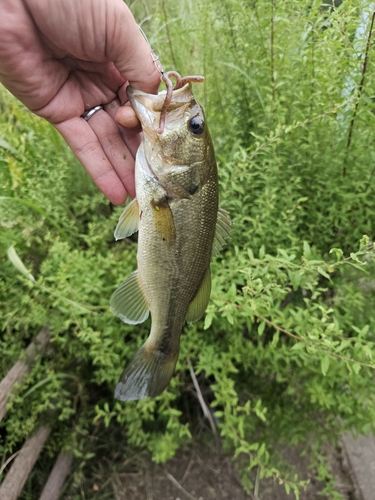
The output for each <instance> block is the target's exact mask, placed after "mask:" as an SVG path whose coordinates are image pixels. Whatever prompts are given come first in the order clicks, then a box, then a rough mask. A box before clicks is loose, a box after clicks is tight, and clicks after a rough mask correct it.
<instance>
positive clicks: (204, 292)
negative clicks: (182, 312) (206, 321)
mask: <svg viewBox="0 0 375 500" xmlns="http://www.w3.org/2000/svg"><path fill="white" fill-rule="evenodd" d="M210 294H211V272H210V268H209V267H208V269H207V271H206V274H205V275H204V278H203V281H202V283H201V286H200V287H199V290H198V293H197V295H196V296H195V297H194V299H193V300H192V301H191V302H190V305H189V309H188V312H187V314H186V321H187V322H188V323H194V321H198V319H200V318H201V317H202V316H203V314H204V312H205V310H206V309H207V305H208V302H209V300H210Z"/></svg>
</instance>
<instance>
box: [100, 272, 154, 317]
mask: <svg viewBox="0 0 375 500" xmlns="http://www.w3.org/2000/svg"><path fill="white" fill-rule="evenodd" d="M110 305H111V309H112V311H113V313H114V314H115V315H116V316H118V317H119V318H121V319H122V321H123V322H124V323H129V324H130V325H136V324H138V323H143V321H145V320H146V319H147V318H148V315H149V307H148V304H147V301H146V298H145V296H144V294H143V291H142V288H141V283H140V281H139V276H138V271H134V272H133V273H132V274H131V275H130V276H129V278H128V279H127V280H125V281H124V282H122V283H121V285H120V286H119V287H118V288H117V290H116V291H115V292H114V293H113V294H112V297H111V300H110Z"/></svg>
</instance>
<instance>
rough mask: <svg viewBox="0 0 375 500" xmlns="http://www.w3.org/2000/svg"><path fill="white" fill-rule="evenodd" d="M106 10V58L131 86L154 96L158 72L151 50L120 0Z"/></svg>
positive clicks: (158, 82) (156, 89)
mask: <svg viewBox="0 0 375 500" xmlns="http://www.w3.org/2000/svg"><path fill="white" fill-rule="evenodd" d="M110 6H111V7H112V6H113V7H114V8H108V9H107V40H106V41H107V47H106V52H107V57H108V59H109V60H111V61H113V62H114V63H115V66H116V68H117V69H118V71H119V72H120V73H121V76H122V77H123V78H124V79H125V80H127V81H128V82H129V83H130V85H131V86H132V87H135V88H137V89H139V90H142V91H143V92H148V93H150V94H156V93H157V91H158V88H159V84H160V73H159V72H158V70H157V69H156V66H155V64H154V62H153V59H152V57H151V51H152V49H151V47H150V45H149V44H148V43H147V41H146V40H145V38H144V37H143V35H142V33H141V31H140V30H139V28H138V25H137V23H136V22H135V19H134V17H133V14H132V13H131V12H130V10H129V8H128V7H127V6H126V4H125V3H124V2H123V1H122V0H117V1H114V2H112V3H111V4H110Z"/></svg>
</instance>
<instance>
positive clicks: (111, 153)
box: [88, 102, 135, 198]
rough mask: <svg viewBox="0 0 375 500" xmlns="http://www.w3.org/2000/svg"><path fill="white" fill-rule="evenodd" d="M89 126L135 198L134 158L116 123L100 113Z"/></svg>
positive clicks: (127, 189) (107, 115) (103, 112)
mask: <svg viewBox="0 0 375 500" xmlns="http://www.w3.org/2000/svg"><path fill="white" fill-rule="evenodd" d="M112 104H113V108H111V104H109V105H108V107H109V108H110V109H114V107H115V106H116V104H115V103H114V102H113V103H112ZM88 124H89V125H90V127H91V128H92V130H93V131H94V132H95V135H96V137H97V138H98V139H99V142H100V144H101V146H102V148H103V151H104V153H105V154H106V156H107V158H108V160H109V161H110V163H111V165H112V167H113V168H114V170H115V171H116V173H117V175H118V177H119V178H120V179H121V182H122V184H123V185H124V186H125V189H126V191H127V192H128V193H129V194H130V196H131V197H132V198H134V197H135V186H134V184H135V183H134V156H133V155H132V153H131V152H130V150H129V148H128V147H127V145H126V144H125V143H124V141H123V139H122V137H121V133H120V130H119V127H118V126H117V124H116V122H115V121H114V120H113V119H112V118H111V116H110V115H109V114H108V113H106V112H105V111H99V112H97V113H95V114H94V115H93V116H92V118H90V119H89V121H88Z"/></svg>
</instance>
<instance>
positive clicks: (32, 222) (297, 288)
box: [0, 0, 375, 498]
mask: <svg viewBox="0 0 375 500" xmlns="http://www.w3.org/2000/svg"><path fill="white" fill-rule="evenodd" d="M363 4H364V2H358V1H357V2H355V1H352V2H343V3H342V4H341V6H340V7H339V8H334V9H332V8H326V7H324V6H322V4H321V2H320V1H317V0H315V1H303V2H301V1H300V0H298V1H297V0H284V1H283V2H276V1H275V0H272V1H266V0H258V1H252V2H247V3H244V2H240V1H239V0H232V1H230V2H229V1H227V0H226V1H224V2H223V1H219V0H212V1H211V2H210V3H209V4H207V2H203V1H202V0H196V1H195V2H189V1H188V0H184V1H183V2H172V1H169V0H163V1H162V2H161V4H160V5H154V3H152V2H147V1H146V2H143V3H142V4H138V3H134V4H130V6H131V8H132V10H133V11H134V12H135V14H136V15H137V16H138V19H140V20H141V21H143V24H142V26H143V29H144V30H145V31H146V33H147V34H148V35H149V38H150V42H151V44H152V46H153V48H154V50H155V52H156V53H158V54H159V55H160V56H161V59H162V61H163V64H164V67H165V69H177V70H178V71H180V73H181V74H191V73H196V74H204V75H205V77H206V83H205V84H204V85H198V84H197V85H195V92H196V94H197V97H198V99H199V100H200V101H201V102H202V104H203V106H204V108H205V110H206V114H207V116H208V120H209V125H210V129H211V133H212V136H213V140H214V142H215V146H216V152H217V158H218V163H219V173H220V182H221V205H222V206H223V207H224V208H226V209H227V210H228V211H229V213H230V216H231V218H232V220H233V223H234V226H233V227H234V230H233V236H232V239H231V241H230V242H229V244H228V246H227V247H226V249H225V250H224V251H223V252H222V254H221V255H219V256H218V257H217V258H216V260H215V261H214V262H213V264H212V275H213V288H212V299H211V302H210V304H209V307H208V310H207V314H206V317H205V318H204V319H203V320H202V321H200V322H198V323H197V324H195V325H189V326H187V327H186V329H185V332H184V334H183V338H182V344H181V354H180V359H179V362H178V365H177V369H176V374H175V376H174V378H173V380H172V383H171V385H170V387H169V389H168V390H167V391H166V392H165V393H164V394H162V395H161V396H160V397H158V398H156V399H146V400H143V401H139V402H130V403H126V404H124V403H120V402H116V401H114V400H113V389H114V386H115V384H116V382H117V379H118V376H119V374H120V373H121V370H122V368H123V367H124V365H125V363H126V360H127V359H129V358H130V357H131V356H132V355H133V354H134V352H135V351H136V349H137V347H138V346H139V345H141V343H142V342H143V341H144V339H145V337H146V336H147V334H148V331H149V326H150V325H149V323H147V324H145V325H140V326H135V327H131V326H128V325H124V324H122V323H120V322H119V321H118V320H117V319H116V318H114V317H113V316H112V314H111V312H110V311H109V306H108V301H109V297H110V295H111V293H112V291H113V290H114V289H115V288H116V286H117V285H118V284H119V283H120V282H121V281H122V280H123V279H124V278H125V277H126V276H127V275H128V274H129V273H130V272H131V271H132V270H133V269H134V268H135V266H136V260H135V255H136V244H135V243H134V242H133V241H130V240H127V241H124V242H118V243H115V242H114V241H113V236H112V233H113V228H114V226H115V224H116V221H117V218H118V216H119V215H120V213H121V210H122V209H121V208H120V207H116V208H114V207H112V206H110V205H109V203H108V202H107V201H106V200H105V199H104V197H103V196H102V195H101V194H99V193H98V192H97V191H96V189H95V188H94V187H93V186H92V184H91V182H90V181H89V180H88V179H87V177H86V175H85V174H84V173H83V171H82V169H81V167H80V166H79V165H78V164H77V162H76V161H75V160H74V159H73V158H72V155H71V154H70V152H69V151H68V150H67V148H66V146H65V145H64V144H63V142H62V140H61V139H60V138H59V137H58V135H57V134H56V133H55V132H54V131H53V130H52V129H51V127H50V126H49V125H48V124H47V123H45V122H43V121H41V120H39V119H38V118H36V117H33V116H31V115H30V114H29V113H28V112H27V111H25V110H24V109H23V107H22V106H21V105H19V104H18V103H17V102H16V101H15V100H14V99H13V98H12V97H11V96H9V94H7V93H6V92H5V91H4V90H2V91H1V104H0V106H1V107H0V109H1V115H0V185H1V188H2V197H1V199H0V211H1V212H0V213H1V217H0V221H1V225H0V249H1V267H0V277H1V280H0V303H1V330H0V331H1V335H0V349H1V353H2V356H1V359H0V376H4V375H5V373H6V372H7V370H9V368H10V367H11V366H12V365H13V364H14V362H15V361H16V360H17V359H18V357H19V354H20V352H21V351H22V350H23V349H24V348H25V346H26V345H27V344H28V342H29V341H30V339H31V338H32V337H33V336H34V335H35V334H36V333H37V332H38V330H39V329H40V328H41V327H42V326H44V325H46V324H48V325H50V327H51V330H52V347H51V349H50V350H49V351H48V353H47V355H46V356H44V357H43V358H42V359H40V360H39V361H38V363H37V364H36V365H35V366H34V368H33V369H32V370H31V372H30V373H29V375H28V376H27V377H26V378H25V379H24V380H23V382H22V385H21V386H20V387H19V389H18V392H17V394H16V396H15V397H14V399H13V401H12V403H11V409H10V410H9V412H8V415H7V417H6V419H5V420H4V421H3V423H2V424H1V425H2V431H1V432H2V435H3V438H4V439H3V440H2V441H1V444H0V450H1V454H2V455H3V456H4V457H5V456H9V455H10V454H11V453H13V452H14V451H15V450H16V449H17V448H18V447H19V446H20V443H21V442H22V440H23V439H24V438H25V437H26V436H27V435H28V434H29V433H30V432H31V431H32V430H33V428H34V427H35V426H36V425H38V424H39V423H40V422H41V421H44V420H45V419H46V418H47V419H50V420H51V422H53V426H54V427H53V430H54V432H53V434H52V437H51V439H50V440H49V444H48V450H47V453H49V454H50V455H53V454H55V453H56V452H57V450H59V449H60V448H61V447H62V446H64V447H68V448H72V449H73V450H74V451H75V453H76V455H77V456H80V457H81V460H82V464H83V465H84V464H85V463H86V461H87V460H89V459H90V458H92V454H91V453H88V452H87V449H86V448H85V436H90V435H92V434H93V433H95V432H97V429H98V426H99V427H108V426H109V428H110V429H111V427H112V429H113V433H115V432H116V433H117V432H119V428H121V436H122V439H124V442H126V446H127V448H126V449H127V450H128V449H131V448H132V447H133V448H134V447H136V448H141V449H147V450H149V451H150V452H151V453H152V455H153V459H154V460H156V461H158V462H163V461H165V460H167V459H168V458H171V457H172V456H173V455H174V453H175V451H176V450H177V449H178V448H179V447H180V446H181V444H182V443H184V442H186V441H188V440H190V439H191V432H192V428H193V422H194V421H195V419H196V417H197V415H198V414H199V413H200V411H201V410H200V408H199V406H197V404H196V403H195V400H194V399H193V398H192V397H191V389H190V387H191V377H190V372H189V364H188V361H187V360H188V359H189V360H190V362H191V364H192V367H193V369H194V372H195V375H196V376H197V378H198V382H199V384H200V386H201V389H202V392H203V394H204V397H205V400H206V403H207V404H209V405H210V407H211V409H212V412H213V413H214V417H215V419H216V423H217V426H218V428H219V431H220V435H221V437H222V440H223V443H224V445H225V446H226V447H227V448H228V449H230V450H232V451H233V454H234V456H235V457H237V459H238V464H239V467H240V468H241V471H242V477H243V481H244V485H245V487H246V488H247V489H250V488H251V477H252V476H251V475H250V474H249V472H250V471H251V470H252V469H253V468H254V467H256V466H260V473H261V476H262V477H264V476H269V475H273V476H274V477H276V478H279V480H280V481H283V482H284V484H285V488H286V489H287V491H289V490H290V489H293V491H294V492H295V494H296V495H298V491H299V489H300V488H301V487H302V486H303V485H302V483H301V482H300V481H299V480H298V478H295V476H294V474H289V473H287V472H286V469H285V466H284V465H283V464H282V463H281V464H280V462H279V458H278V449H279V446H280V444H283V443H292V444H297V443H300V445H301V446H302V449H303V450H305V451H307V452H309V453H311V457H312V458H311V459H312V461H313V462H314V463H315V465H316V466H317V467H318V472H319V474H320V477H322V478H324V477H327V474H329V472H328V470H327V466H326V465H325V463H324V460H323V461H322V455H321V444H322V443H323V442H325V441H327V440H335V439H337V438H338V437H339V436H340V434H341V433H343V432H344V431H346V430H348V429H355V430H356V431H358V432H366V431H368V430H371V429H373V427H374V422H375V404H374V403H375V401H374V394H373V391H371V390H370V388H371V387H372V382H373V373H374V372H373V370H374V368H375V365H374V362H373V356H374V354H375V350H374V341H375V339H374V331H375V313H374V311H375V307H374V292H375V286H374V283H375V281H374V280H375V261H374V249H375V248H374V244H373V243H372V241H373V239H374V222H373V221H374V217H373V214H374V213H375V186H374V172H375V169H374V167H373V163H374V159H375V147H374V141H373V139H372V137H373V129H374V120H375V118H374V112H373V95H374V90H375V71H374V64H375V59H374V54H373V48H372V45H371V43H369V44H368V46H367V41H368V39H369V37H370V35H371V34H369V25H370V23H369V22H368V23H367V31H366V32H365V35H362V37H363V38H358V31H356V30H357V28H358V26H359V24H360V23H361V15H362V14H363V12H362V10H361V9H363ZM369 5H370V3H369ZM370 41H371V40H370ZM366 47H367V48H366ZM364 63H365V64H364ZM364 235H365V236H364ZM11 245H14V246H15V249H16V251H17V253H18V254H19V256H20V257H21V259H22V261H23V262H24V264H25V265H26V267H27V268H28V269H29V270H30V272H31V273H32V274H33V275H34V276H35V278H36V281H35V282H33V281H31V280H30V279H28V278H27V277H26V276H23V275H21V274H20V273H19V271H18V270H17V269H16V268H15V267H14V266H13V265H12V264H11V262H10V261H9V259H8V258H7V250H8V248H9V247H10V246H11ZM186 408H190V410H189V412H187V410H186ZM188 413H190V415H188ZM56 419H57V422H58V423H57V424H56ZM311 443H313V444H311ZM124 453H125V452H124ZM30 481H36V482H37V480H36V479H35V478H34V479H33V478H31V479H30ZM36 487H38V486H36ZM332 488H333V487H332V486H327V491H326V494H327V495H330V498H334V497H336V498H339V496H338V494H336V493H334V490H333V489H332ZM72 491H74V485H73V486H72Z"/></svg>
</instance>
